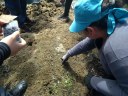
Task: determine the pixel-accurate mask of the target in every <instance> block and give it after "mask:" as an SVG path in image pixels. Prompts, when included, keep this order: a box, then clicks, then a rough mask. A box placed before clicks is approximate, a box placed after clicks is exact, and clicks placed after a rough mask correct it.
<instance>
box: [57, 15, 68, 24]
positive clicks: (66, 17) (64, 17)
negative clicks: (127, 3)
mask: <svg viewBox="0 0 128 96" xmlns="http://www.w3.org/2000/svg"><path fill="white" fill-rule="evenodd" d="M58 20H62V21H64V22H69V21H70V18H69V16H64V14H62V15H61V16H59V17H58Z"/></svg>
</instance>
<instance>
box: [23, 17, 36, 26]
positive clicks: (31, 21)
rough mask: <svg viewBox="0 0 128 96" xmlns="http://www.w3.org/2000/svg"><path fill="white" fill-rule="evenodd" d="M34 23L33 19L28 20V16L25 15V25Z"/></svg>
mask: <svg viewBox="0 0 128 96" xmlns="http://www.w3.org/2000/svg"><path fill="white" fill-rule="evenodd" d="M35 23H36V21H35V20H30V19H29V18H28V17H27V18H26V20H25V24H26V25H31V26H33V25H34V24H35Z"/></svg>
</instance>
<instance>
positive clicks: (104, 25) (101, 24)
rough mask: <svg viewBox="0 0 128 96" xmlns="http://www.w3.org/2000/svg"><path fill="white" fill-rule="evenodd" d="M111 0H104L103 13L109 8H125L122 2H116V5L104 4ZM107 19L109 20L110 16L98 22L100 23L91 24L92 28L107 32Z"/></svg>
mask: <svg viewBox="0 0 128 96" xmlns="http://www.w3.org/2000/svg"><path fill="white" fill-rule="evenodd" d="M108 1H109V0H104V1H103V4H102V11H105V10H107V9H108V8H109V9H111V8H120V7H123V3H122V1H119V0H117V1H115V4H106V5H105V4H104V3H107V2H108ZM107 18H108V15H106V16H104V17H103V18H102V19H100V20H98V21H95V22H93V23H91V24H90V26H93V27H97V28H99V29H101V30H107Z"/></svg>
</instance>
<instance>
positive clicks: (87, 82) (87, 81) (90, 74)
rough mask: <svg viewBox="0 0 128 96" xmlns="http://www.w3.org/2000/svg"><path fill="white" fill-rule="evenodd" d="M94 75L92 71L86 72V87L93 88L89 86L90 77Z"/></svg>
mask: <svg viewBox="0 0 128 96" xmlns="http://www.w3.org/2000/svg"><path fill="white" fill-rule="evenodd" d="M93 76H94V75H93V74H92V73H88V74H87V75H86V76H85V86H86V87H87V88H88V89H93V88H92V86H91V83H90V81H91V78H92V77H93Z"/></svg>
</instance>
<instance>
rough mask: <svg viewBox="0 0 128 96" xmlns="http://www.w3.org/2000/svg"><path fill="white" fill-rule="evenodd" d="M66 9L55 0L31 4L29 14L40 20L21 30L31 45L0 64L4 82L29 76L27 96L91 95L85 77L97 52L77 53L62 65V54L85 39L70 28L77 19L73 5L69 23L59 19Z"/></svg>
mask: <svg viewBox="0 0 128 96" xmlns="http://www.w3.org/2000/svg"><path fill="white" fill-rule="evenodd" d="M56 2H59V0H58V1H56ZM63 10H64V9H63V7H57V4H56V3H55V2H49V3H47V2H45V1H43V2H41V4H37V5H36V4H33V5H28V10H27V13H28V16H29V17H30V18H31V19H35V20H36V24H35V25H33V26H32V27H31V29H32V30H33V31H32V32H31V33H21V36H22V37H23V38H24V39H25V40H26V41H27V46H26V47H25V48H24V49H23V50H21V51H20V52H19V53H18V54H17V55H16V56H13V57H10V58H8V59H7V60H5V62H4V65H6V66H7V68H6V67H4V66H3V67H0V69H1V71H0V85H1V86H5V85H7V84H10V86H11V87H12V86H14V85H15V84H17V83H18V82H19V81H20V80H26V81H27V82H28V89H27V91H26V93H25V96H87V93H88V89H87V88H86V86H85V85H84V77H85V76H86V75H87V73H88V71H87V70H88V68H87V63H88V62H90V61H91V60H92V57H93V55H91V56H90V55H89V54H81V55H78V56H74V57H72V58H70V59H69V61H68V65H66V66H63V65H62V63H61V59H60V58H61V57H62V56H63V55H64V54H65V53H66V51H67V50H68V49H69V48H71V47H73V46H74V45H75V44H76V43H78V42H79V41H80V40H81V37H80V36H79V35H78V34H73V33H70V32H69V30H68V28H69V26H70V24H71V22H72V20H73V10H72V9H71V10H70V18H71V21H70V22H69V23H65V22H64V21H61V20H58V19H57V18H58V16H59V15H61V14H62V13H63ZM88 58H89V59H88ZM93 63H96V62H95V61H94V62H93ZM8 68H9V69H8ZM5 69H6V70H5Z"/></svg>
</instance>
